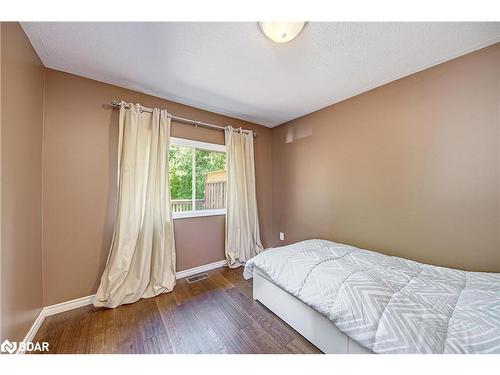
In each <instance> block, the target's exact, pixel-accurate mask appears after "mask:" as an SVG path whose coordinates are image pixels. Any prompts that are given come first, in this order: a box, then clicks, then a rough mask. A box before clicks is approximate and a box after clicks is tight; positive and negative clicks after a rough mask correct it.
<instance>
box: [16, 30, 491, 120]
mask: <svg viewBox="0 0 500 375" xmlns="http://www.w3.org/2000/svg"><path fill="white" fill-rule="evenodd" d="M22 26H23V28H24V30H25V32H26V33H27V35H28V37H29V38H30V40H31V43H32V44H33V46H34V48H35V49H36V51H37V53H38V55H39V56H40V58H41V59H42V61H43V63H44V64H45V65H46V66H47V67H49V68H53V69H57V70H62V71H65V72H69V73H73V74H77V75H80V76H83V77H88V78H92V79H95V80H98V81H103V82H107V83H112V84H115V85H117V86H122V87H126V88H130V89H133V90H137V91H141V92H144V93H148V94H152V95H155V96H159V97H161V98H165V99H170V100H173V101H176V102H180V103H184V104H188V105H191V106H194V107H198V108H203V109H206V110H209V111H213V112H217V113H221V114H226V115H229V116H232V117H236V118H240V119H244V120H248V121H252V122H255V123H258V124H262V125H266V126H269V127H273V126H276V125H278V124H281V123H283V122H286V121H289V120H292V119H294V118H297V117H300V116H302V115H305V114H307V113H310V112H313V111H315V110H318V109H320V108H322V107H325V106H327V105H330V104H333V103H336V102H339V101H341V100H344V99H347V98H349V97H352V96H354V95H357V94H359V93H361V92H363V91H366V90H369V89H371V88H374V87H377V86H380V85H382V84H384V83H387V82H390V81H392V80H395V79H398V78H401V77H404V76H406V75H409V74H412V73H415V72H417V71H420V70H423V69H425V68H428V67H430V66H433V65H436V64H439V63H441V62H443V61H446V60H449V59H452V58H455V57H457V56H460V55H463V54H465V53H468V52H471V51H474V50H476V49H479V48H482V47H484V46H487V45H490V44H493V43H495V42H498V41H500V23H445V22H443V23H428V22H425V23H366V22H360V23H350V22H346V23H343V22H331V23H316V22H310V23H308V24H307V25H306V26H305V28H304V30H303V31H302V33H301V34H299V36H298V37H297V38H296V39H294V40H293V41H291V42H289V43H285V44H276V43H273V42H271V41H270V40H268V39H267V38H265V37H264V36H263V34H262V33H261V32H260V30H259V27H258V25H257V22H255V23H210V22H199V23H192V22H186V23H182V22H164V23H132V22H125V23H95V22H92V23H55V22H54V23H43V22H36V23H26V22H24V23H22ZM118 99H119V98H118Z"/></svg>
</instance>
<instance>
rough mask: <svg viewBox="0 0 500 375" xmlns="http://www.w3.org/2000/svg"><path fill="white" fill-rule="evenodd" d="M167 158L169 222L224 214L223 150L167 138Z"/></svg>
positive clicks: (224, 171) (214, 146)
mask: <svg viewBox="0 0 500 375" xmlns="http://www.w3.org/2000/svg"><path fill="white" fill-rule="evenodd" d="M168 157H169V173H170V196H171V201H172V216H173V218H174V219H175V218H183V217H194V216H210V215H224V214H225V213H226V146H224V145H217V144H212V143H205V142H198V141H191V140H188V139H181V138H173V137H172V138H171V139H170V149H169V151H168Z"/></svg>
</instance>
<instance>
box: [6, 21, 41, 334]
mask: <svg viewBox="0 0 500 375" xmlns="http://www.w3.org/2000/svg"><path fill="white" fill-rule="evenodd" d="M0 34H1V59H0V65H1V79H0V82H1V106H0V108H1V130H0V131H1V147H0V148H1V255H0V258H1V281H0V284H1V293H0V294H1V302H0V305H1V333H0V336H1V340H2V341H3V340H4V339H9V340H11V341H20V340H22V339H23V338H24V336H25V335H26V333H27V332H28V329H29V327H30V326H31V325H32V324H33V322H34V320H35V319H36V317H37V315H38V313H39V312H40V310H41V308H42V306H43V291H42V134H43V133H42V132H43V90H44V75H45V73H44V67H43V66H42V64H41V62H40V60H39V59H38V56H37V55H36V53H35V51H34V50H33V48H32V47H31V44H30V42H29V41H28V39H27V37H26V35H25V34H24V32H23V31H22V29H21V27H20V26H19V24H18V23H10V22H9V23H6V22H2V23H0Z"/></svg>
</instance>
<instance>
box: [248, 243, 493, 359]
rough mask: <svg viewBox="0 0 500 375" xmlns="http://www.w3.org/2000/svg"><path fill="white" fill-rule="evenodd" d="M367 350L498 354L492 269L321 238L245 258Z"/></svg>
mask: <svg viewBox="0 0 500 375" xmlns="http://www.w3.org/2000/svg"><path fill="white" fill-rule="evenodd" d="M254 267H257V268H258V269H259V270H260V271H261V272H263V273H264V275H265V276H267V277H268V278H269V279H270V280H272V281H273V282H274V283H275V284H276V285H278V286H280V287H281V288H282V289H284V290H286V291H287V292H288V293H290V294H292V295H293V296H295V297H297V298H298V299H300V300H301V301H302V302H304V303H306V304H307V305H309V306H311V307H312V308H314V309H315V310H317V311H319V312H320V313H321V314H323V315H324V316H326V317H327V318H328V319H329V320H331V321H332V322H333V323H334V324H335V325H336V326H337V328H339V329H340V330H341V331H342V332H344V333H345V334H346V335H348V336H350V337H351V338H352V339H354V340H356V341H357V342H358V343H360V344H361V345H363V346H365V347H366V348H369V349H370V350H372V351H373V352H375V353H500V274H495V273H484V272H466V271H461V270H456V269H450V268H443V267H437V266H431V265H427V264H422V263H418V262H415V261H411V260H407V259H403V258H398V257H392V256H387V255H383V254H380V253H376V252H373V251H368V250H362V249H359V248H356V247H353V246H348V245H343V244H338V243H334V242H330V241H326V240H307V241H302V242H298V243H295V244H292V245H288V246H283V247H279V248H274V249H269V250H267V251H264V252H262V253H260V254H259V255H257V256H256V257H254V258H252V259H250V260H249V261H248V262H247V264H246V265H245V270H244V277H245V278H247V279H248V278H251V277H252V275H253V268H254Z"/></svg>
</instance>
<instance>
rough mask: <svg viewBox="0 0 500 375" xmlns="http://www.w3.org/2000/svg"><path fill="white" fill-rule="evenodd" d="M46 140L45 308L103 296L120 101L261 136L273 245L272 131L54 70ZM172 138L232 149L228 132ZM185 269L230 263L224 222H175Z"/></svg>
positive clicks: (181, 131)
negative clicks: (114, 103)
mask: <svg viewBox="0 0 500 375" xmlns="http://www.w3.org/2000/svg"><path fill="white" fill-rule="evenodd" d="M45 94H46V107H45V135H44V201H43V203H44V216H43V218H44V226H43V235H44V238H43V245H44V275H45V277H44V291H45V298H44V303H45V305H51V304H55V303H59V302H62V301H67V300H70V299H74V298H78V297H83V296H87V295H90V294H93V293H95V291H96V290H97V287H98V284H99V281H100V277H101V273H102V270H103V268H104V265H105V262H106V257H107V255H108V251H109V246H110V243H111V237H112V234H113V222H114V214H115V204H116V186H115V184H116V165H117V163H116V154H117V131H118V111H117V110H116V109H112V108H111V107H110V106H108V105H107V103H110V102H111V100H113V99H123V100H126V101H129V102H139V103H141V104H143V105H145V106H149V107H153V106H156V107H159V108H167V109H168V110H169V111H170V112H172V113H173V114H175V115H178V116H183V117H187V118H192V119H197V120H201V121H205V122H210V123H215V124H229V125H232V126H236V127H240V126H241V127H243V128H248V129H253V130H255V131H257V133H258V137H257V138H256V140H255V156H256V160H255V162H256V175H257V200H258V205H259V216H260V227H261V233H262V240H263V242H264V243H266V244H268V243H269V242H270V239H271V225H272V219H271V209H272V204H271V198H272V189H271V183H270V181H271V163H270V162H269V160H270V158H271V149H270V146H271V130H270V129H268V128H265V127H262V126H259V125H255V124H251V123H248V122H245V121H241V120H236V119H234V118H230V117H226V116H222V115H218V114H215V113H211V112H207V111H203V110H200V109H196V108H192V107H188V106H185V105H181V104H178V103H174V102H170V101H167V100H162V99H159V98H156V97H153V96H149V95H146V94H141V93H139V92H135V91H131V90H127V89H123V88H120V87H117V86H112V85H108V84H105V83H101V82H97V81H93V80H90V79H86V78H82V77H78V76H75V75H71V74H67V73H63V72H59V71H55V70H50V69H47V73H46V91H45ZM171 133H172V136H175V137H181V138H189V139H195V140H200V141H206V142H213V143H220V144H223V143H224V134H223V132H221V131H217V130H211V129H204V128H198V129H195V128H194V127H192V126H187V125H183V124H178V123H175V122H173V123H172V132H171ZM174 226H175V239H176V249H177V270H178V271H180V270H184V269H188V268H192V267H195V266H200V265H203V264H207V263H211V262H214V261H219V260H222V259H224V217H223V216H211V217H201V218H190V219H178V220H175V225H174Z"/></svg>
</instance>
